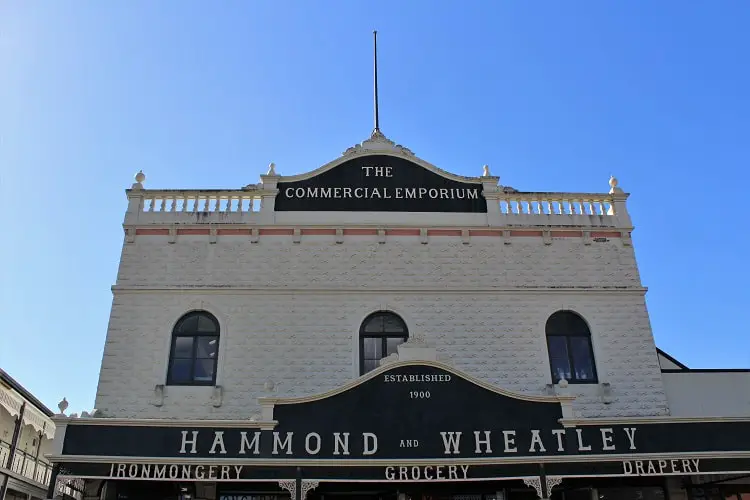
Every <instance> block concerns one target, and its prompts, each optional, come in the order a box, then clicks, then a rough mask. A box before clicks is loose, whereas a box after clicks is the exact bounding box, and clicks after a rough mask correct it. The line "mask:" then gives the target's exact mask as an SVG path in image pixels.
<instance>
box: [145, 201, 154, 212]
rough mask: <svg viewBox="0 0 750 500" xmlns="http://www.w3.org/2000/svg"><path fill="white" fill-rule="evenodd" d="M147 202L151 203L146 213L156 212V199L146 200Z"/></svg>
mask: <svg viewBox="0 0 750 500" xmlns="http://www.w3.org/2000/svg"><path fill="white" fill-rule="evenodd" d="M146 201H148V202H150V203H149V204H148V210H146V212H153V211H154V198H153V197H149V198H146Z"/></svg>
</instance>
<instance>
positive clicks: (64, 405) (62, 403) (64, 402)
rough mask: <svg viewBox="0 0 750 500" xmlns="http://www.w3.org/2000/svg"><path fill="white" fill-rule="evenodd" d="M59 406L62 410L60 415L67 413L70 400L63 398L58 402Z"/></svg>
mask: <svg viewBox="0 0 750 500" xmlns="http://www.w3.org/2000/svg"><path fill="white" fill-rule="evenodd" d="M57 408H58V409H59V410H60V415H65V410H67V409H68V400H67V399H65V398H62V401H60V402H59V403H57Z"/></svg>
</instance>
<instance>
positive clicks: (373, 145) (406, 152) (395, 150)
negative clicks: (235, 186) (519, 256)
mask: <svg viewBox="0 0 750 500" xmlns="http://www.w3.org/2000/svg"><path fill="white" fill-rule="evenodd" d="M373 154H384V155H390V156H396V157H401V158H406V159H408V160H409V161H411V162H414V163H416V164H417V165H419V166H421V167H423V168H425V169H427V170H429V171H431V172H433V173H435V174H437V175H440V176H442V177H445V178H447V179H452V180H455V181H458V182H470V183H476V184H485V185H486V184H487V182H488V181H491V180H494V179H496V180H495V182H497V181H498V180H499V178H495V177H468V176H462V175H456V174H453V173H451V172H448V171H446V170H443V169H441V168H438V167H436V166H435V165H433V164H431V163H429V162H426V161H424V160H422V159H421V158H419V157H417V156H416V155H414V153H412V151H411V150H410V149H408V148H405V147H404V146H401V145H399V144H396V143H394V142H393V141H392V140H390V139H388V138H387V137H385V136H384V135H383V134H382V133H381V132H380V131H375V132H373V133H372V135H371V136H370V138H369V139H367V140H365V141H363V142H362V143H360V144H357V145H355V146H352V147H351V148H349V149H347V150H346V151H344V153H343V154H342V155H341V156H340V157H339V158H337V159H335V160H333V161H331V162H329V163H326V164H325V165H323V166H321V167H319V168H316V169H314V170H311V171H309V172H306V173H303V174H298V175H291V176H275V177H274V178H273V179H274V180H276V181H277V182H295V181H302V180H306V179H310V178H312V177H315V176H317V175H320V174H322V173H323V172H326V171H328V170H331V169H332V168H335V167H337V166H339V165H341V164H342V163H345V162H346V161H349V160H350V159H352V158H356V157H358V156H366V155H373ZM264 177H267V176H261V179H262V180H263V178H264ZM264 184H266V182H264Z"/></svg>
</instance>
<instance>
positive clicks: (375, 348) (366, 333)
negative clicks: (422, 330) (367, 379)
mask: <svg viewBox="0 0 750 500" xmlns="http://www.w3.org/2000/svg"><path fill="white" fill-rule="evenodd" d="M408 338H409V330H408V329H407V328H406V323H404V320H403V319H401V317H400V316H399V315H397V314H394V313H392V312H390V311H378V312H376V313H373V314H371V315H369V316H368V317H367V318H365V320H364V321H363V322H362V326H361V327H360V329H359V373H360V375H364V374H365V373H367V372H370V371H372V370H374V369H375V368H377V367H378V366H379V364H380V360H381V359H383V358H385V357H387V356H390V355H391V354H393V353H395V352H397V351H396V349H397V347H398V346H399V345H400V344H403V343H404V342H406V340H407V339H408Z"/></svg>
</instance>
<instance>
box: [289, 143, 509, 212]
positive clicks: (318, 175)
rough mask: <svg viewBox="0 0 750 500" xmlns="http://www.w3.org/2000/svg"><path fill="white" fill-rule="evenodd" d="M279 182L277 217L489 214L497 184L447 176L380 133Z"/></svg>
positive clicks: (483, 180)
mask: <svg viewBox="0 0 750 500" xmlns="http://www.w3.org/2000/svg"><path fill="white" fill-rule="evenodd" d="M485 174H487V172H485ZM276 179H277V188H278V190H279V193H278V195H277V197H276V205H275V210H276V211H375V212H377V211H388V212H392V211H401V212H467V213H485V212H486V211H487V203H486V200H485V199H484V196H483V188H484V184H485V183H486V182H487V181H488V180H494V179H495V178H492V177H489V176H488V175H485V176H483V177H466V176H460V175H456V174H453V173H450V172H447V171H445V170H442V169H440V168H438V167H436V166H435V165H433V164H431V163H429V162H426V161H424V160H422V159H420V158H418V157H417V156H416V155H414V153H413V152H412V151H411V150H409V149H408V148H405V147H403V146H401V145H398V144H396V143H394V142H393V141H391V140H390V139H388V138H387V137H385V136H384V135H383V134H381V133H380V132H379V131H376V132H374V133H373V134H372V136H371V137H370V138H369V139H367V140H366V141H363V142H362V143H360V144H357V145H356V146H353V147H351V148H349V149H347V150H346V151H344V153H343V154H342V156H341V157H339V158H337V159H336V160H334V161H331V162H329V163H327V164H325V165H323V166H321V167H319V168H317V169H315V170H313V171H310V172H306V173H303V174H299V175H294V176H278V177H277V178H276ZM495 182H496V181H495Z"/></svg>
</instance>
